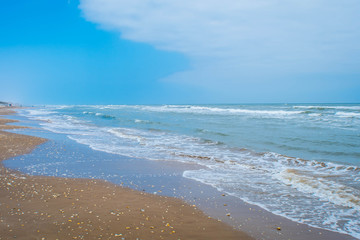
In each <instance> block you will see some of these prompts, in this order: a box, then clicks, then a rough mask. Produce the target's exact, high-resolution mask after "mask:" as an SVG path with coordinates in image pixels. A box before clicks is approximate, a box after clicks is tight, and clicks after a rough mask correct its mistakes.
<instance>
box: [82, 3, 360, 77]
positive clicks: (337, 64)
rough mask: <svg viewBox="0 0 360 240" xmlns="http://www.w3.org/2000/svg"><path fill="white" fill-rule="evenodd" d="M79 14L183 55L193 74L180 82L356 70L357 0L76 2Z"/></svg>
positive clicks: (359, 24) (359, 35)
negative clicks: (80, 10) (187, 58)
mask: <svg viewBox="0 0 360 240" xmlns="http://www.w3.org/2000/svg"><path fill="white" fill-rule="evenodd" d="M80 8H81V9H82V10H83V13H84V16H85V18H86V19H87V20H89V21H92V22H95V23H97V24H99V25H100V26H101V27H103V28H105V29H109V30H113V31H117V32H119V33H121V37H122V38H124V39H129V40H133V41H138V42H144V43H149V44H152V45H153V46H155V47H156V48H158V49H163V50H170V51H177V52H181V53H183V54H185V55H187V56H188V57H189V58H190V60H191V62H192V64H193V69H192V70H191V71H188V72H184V73H178V74H175V75H174V76H173V77H172V79H173V80H174V79H175V80H177V81H199V83H200V82H201V80H199V79H201V78H206V79H207V80H206V81H210V82H211V81H214V82H216V81H217V80H219V79H222V80H224V79H225V80H227V81H230V82H231V81H237V80H239V79H241V78H244V77H251V72H256V73H257V75H259V72H262V73H263V74H264V75H268V74H279V73H282V74H283V73H284V72H285V73H293V72H296V73H311V72H345V71H347V72H349V71H350V72H351V71H352V72H354V71H359V70H360V69H359V67H358V66H359V63H360V61H359V60H360V58H359V57H358V55H360V41H358V39H360V15H359V12H360V1H358V0H347V1H338V0H222V1H219V0H181V1H171V0H81V4H80ZM211 72H212V73H213V74H211ZM196 79H198V80H196Z"/></svg>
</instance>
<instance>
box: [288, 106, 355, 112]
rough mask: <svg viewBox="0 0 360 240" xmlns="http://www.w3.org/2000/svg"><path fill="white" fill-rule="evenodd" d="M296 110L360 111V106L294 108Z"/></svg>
mask: <svg viewBox="0 0 360 240" xmlns="http://www.w3.org/2000/svg"><path fill="white" fill-rule="evenodd" d="M293 108H295V109H314V110H320V111H323V110H328V109H339V110H360V106H293Z"/></svg>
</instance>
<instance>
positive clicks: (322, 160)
mask: <svg viewBox="0 0 360 240" xmlns="http://www.w3.org/2000/svg"><path fill="white" fill-rule="evenodd" d="M21 113H22V114H24V115H26V116H27V117H30V118H33V119H37V120H40V121H41V126H42V127H43V128H44V129H47V130H49V131H52V132H56V133H61V134H66V135H67V136H68V138H70V139H72V140H74V141H76V142H78V143H81V144H84V145H87V146H89V147H91V148H92V149H94V150H99V151H104V152H108V153H115V154H119V155H124V156H129V157H135V158H144V159H149V160H154V161H157V160H166V161H178V162H186V163H189V162H190V163H196V164H199V165H201V166H203V168H202V169H200V170H188V171H185V172H184V173H183V176H184V177H185V178H189V179H193V180H196V181H200V182H202V183H204V184H207V185H210V186H213V187H214V188H216V189H218V190H219V191H224V192H227V193H228V194H230V195H233V196H235V197H238V198H240V199H242V200H244V201H246V202H249V203H253V204H256V205H258V206H260V207H262V208H264V209H267V210H269V211H270V212H273V213H275V214H278V215H282V216H285V217H287V218H289V219H292V220H294V221H297V222H301V223H306V224H308V225H311V226H316V227H320V228H324V229H328V230H333V231H338V232H342V233H348V234H351V235H352V236H354V237H357V238H360V220H359V219H360V104H341V105H339V104H321V105H320V104H316V105H314V104H312V105H304V104H302V105H300V104H297V105H290V104H286V105H285V104H277V105H269V104H268V105H149V106H145V105H136V106H131V105H106V106H94V105H93V106H45V107H37V108H34V109H25V110H21ZM33 170H34V171H37V170H36V169H35V168H33Z"/></svg>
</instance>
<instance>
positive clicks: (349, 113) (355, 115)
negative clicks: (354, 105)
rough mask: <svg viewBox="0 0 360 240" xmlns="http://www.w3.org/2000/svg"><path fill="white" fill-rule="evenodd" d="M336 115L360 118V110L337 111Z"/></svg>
mask: <svg viewBox="0 0 360 240" xmlns="http://www.w3.org/2000/svg"><path fill="white" fill-rule="evenodd" d="M336 115H337V116H339V117H346V118H360V112H337V113H336Z"/></svg>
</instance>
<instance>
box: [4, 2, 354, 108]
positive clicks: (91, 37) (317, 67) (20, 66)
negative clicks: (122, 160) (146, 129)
mask: <svg viewBox="0 0 360 240" xmlns="http://www.w3.org/2000/svg"><path fill="white" fill-rule="evenodd" d="M359 39H360V2H359V1H358V0H346V1H338V0H286V1H285V0H222V1H215V0H182V1H169V0H167V1H166V0H131V1H130V0H80V1H79V0H52V1H48V0H32V1H29V0H16V1H2V3H1V7H0V100H5V101H12V102H16V103H22V104H189V103H194V104H207V103H210V104H212V103H323V102H327V103H359V102H360V41H359Z"/></svg>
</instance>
